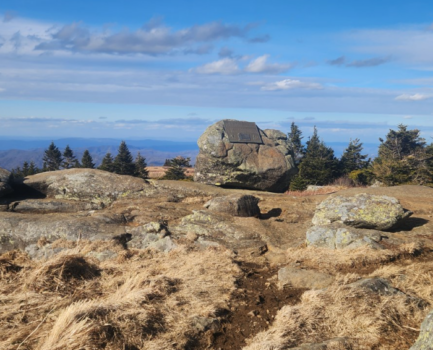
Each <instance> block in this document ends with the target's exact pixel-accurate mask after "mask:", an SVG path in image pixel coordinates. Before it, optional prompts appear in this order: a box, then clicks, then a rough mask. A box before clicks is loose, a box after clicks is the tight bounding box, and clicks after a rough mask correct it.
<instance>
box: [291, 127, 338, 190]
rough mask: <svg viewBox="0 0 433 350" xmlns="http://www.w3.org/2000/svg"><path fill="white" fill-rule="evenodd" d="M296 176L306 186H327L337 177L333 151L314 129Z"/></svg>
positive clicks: (336, 164) (336, 161)
mask: <svg viewBox="0 0 433 350" xmlns="http://www.w3.org/2000/svg"><path fill="white" fill-rule="evenodd" d="M298 176H299V178H300V179H299V181H301V180H302V182H303V183H304V184H306V185H307V184H308V185H328V184H329V183H331V182H332V181H333V180H335V179H336V177H337V176H338V160H337V158H336V157H335V155H334V150H333V149H332V148H331V147H327V146H326V145H325V143H324V142H323V141H321V140H320V138H319V135H318V133H317V129H316V127H314V133H313V136H311V137H310V139H309V140H308V141H307V147H306V150H305V156H304V157H303V158H302V161H301V163H300V165H299V173H298Z"/></svg>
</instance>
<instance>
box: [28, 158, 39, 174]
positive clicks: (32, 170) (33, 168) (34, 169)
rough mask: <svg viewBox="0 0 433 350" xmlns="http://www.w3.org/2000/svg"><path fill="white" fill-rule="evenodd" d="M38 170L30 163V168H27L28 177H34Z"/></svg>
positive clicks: (32, 162)
mask: <svg viewBox="0 0 433 350" xmlns="http://www.w3.org/2000/svg"><path fill="white" fill-rule="evenodd" d="M39 172H40V170H39V169H38V167H37V166H36V165H35V162H34V161H31V162H30V166H29V172H28V175H35V174H37V173H39Z"/></svg>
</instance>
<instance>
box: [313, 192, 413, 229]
mask: <svg viewBox="0 0 433 350" xmlns="http://www.w3.org/2000/svg"><path fill="white" fill-rule="evenodd" d="M411 214H412V212H408V211H405V210H404V209H403V207H402V206H401V205H400V202H399V201H398V200H397V199H396V198H393V197H388V196H376V195H371V194H367V193H361V194H358V195H355V196H353V197H343V196H331V197H329V198H328V199H326V200H324V201H323V202H322V203H320V204H319V205H318V206H317V208H316V212H315V215H314V217H313V220H312V222H313V224H314V225H318V226H324V225H329V224H331V223H333V222H337V223H342V224H344V225H347V226H352V227H356V228H367V229H375V230H389V229H391V228H393V227H395V226H396V225H397V224H398V223H399V222H400V221H401V220H403V219H405V218H407V217H409V216H410V215H411Z"/></svg>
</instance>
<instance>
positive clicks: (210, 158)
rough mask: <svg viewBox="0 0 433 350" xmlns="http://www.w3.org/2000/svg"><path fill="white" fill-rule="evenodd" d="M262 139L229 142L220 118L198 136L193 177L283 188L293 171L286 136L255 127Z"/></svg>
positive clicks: (234, 184)
mask: <svg viewBox="0 0 433 350" xmlns="http://www.w3.org/2000/svg"><path fill="white" fill-rule="evenodd" d="M258 131H259V133H260V136H261V138H262V141H263V143H262V144H257V143H231V142H230V141H229V137H228V134H227V133H226V131H225V130H224V120H221V121H219V122H217V123H215V124H213V125H211V126H210V127H208V128H207V129H206V131H205V132H204V133H203V135H202V136H201V137H200V138H199V140H198V146H199V149H200V152H199V154H198V156H197V159H196V163H195V172H194V181H197V182H201V183H206V184H214V185H221V186H225V187H234V188H246V189H256V190H264V191H272V192H283V191H285V190H286V189H287V188H288V185H289V182H290V179H291V177H292V176H293V175H294V174H296V171H297V170H296V166H295V163H294V160H293V152H292V148H291V144H290V141H289V140H288V139H287V136H286V135H285V134H284V133H282V132H281V131H278V130H260V129H258Z"/></svg>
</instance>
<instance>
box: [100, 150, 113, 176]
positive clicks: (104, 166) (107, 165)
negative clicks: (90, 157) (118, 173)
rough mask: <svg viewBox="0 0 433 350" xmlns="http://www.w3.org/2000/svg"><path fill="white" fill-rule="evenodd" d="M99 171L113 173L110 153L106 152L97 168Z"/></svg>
mask: <svg viewBox="0 0 433 350" xmlns="http://www.w3.org/2000/svg"><path fill="white" fill-rule="evenodd" d="M98 169H99V170H104V171H109V172H111V173H112V172H114V165H113V156H112V155H111V153H110V152H108V153H107V154H106V155H105V156H104V158H103V159H102V163H101V165H100V166H99V167H98Z"/></svg>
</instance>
